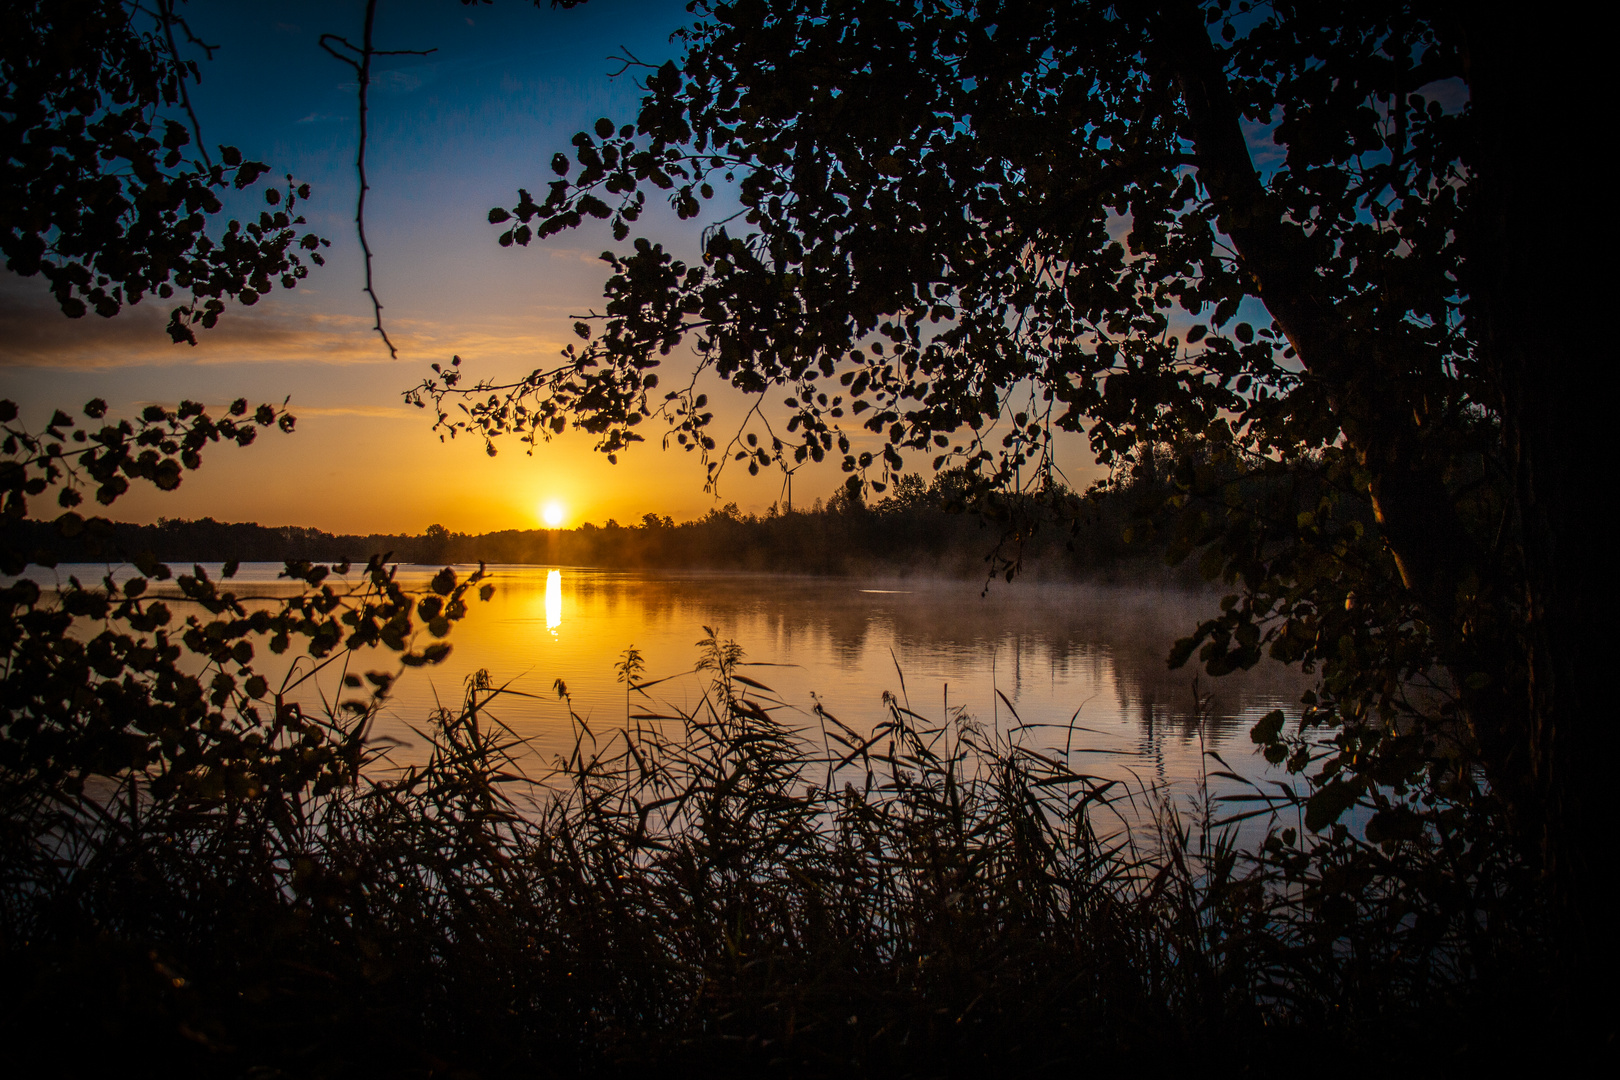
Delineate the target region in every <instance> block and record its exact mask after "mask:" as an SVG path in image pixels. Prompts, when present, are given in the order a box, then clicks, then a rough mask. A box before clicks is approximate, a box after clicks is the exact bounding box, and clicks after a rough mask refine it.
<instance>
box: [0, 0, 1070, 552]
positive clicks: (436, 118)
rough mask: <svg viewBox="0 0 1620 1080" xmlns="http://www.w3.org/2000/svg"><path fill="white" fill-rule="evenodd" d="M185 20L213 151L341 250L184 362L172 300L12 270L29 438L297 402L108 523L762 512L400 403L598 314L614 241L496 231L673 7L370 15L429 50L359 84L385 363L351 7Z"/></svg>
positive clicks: (827, 480)
mask: <svg viewBox="0 0 1620 1080" xmlns="http://www.w3.org/2000/svg"><path fill="white" fill-rule="evenodd" d="M183 11H184V13H185V14H186V15H187V17H188V18H189V20H190V22H191V24H192V26H193V29H194V30H195V31H196V32H197V34H198V35H199V36H200V37H201V38H203V39H204V40H205V41H208V42H210V43H211V44H217V45H218V46H219V50H218V51H217V52H216V54H215V56H214V59H213V60H212V62H205V63H204V64H203V71H202V81H201V84H200V86H198V87H196V88H194V91H193V93H194V98H195V104H196V106H197V111H198V114H199V117H200V120H201V123H202V127H203V134H204V137H205V138H206V139H207V141H208V143H209V144H210V145H211V146H212V145H213V144H218V143H225V144H230V145H235V146H238V147H240V148H241V150H242V151H243V153H244V154H245V155H247V156H248V157H249V158H256V159H258V160H262V161H264V162H266V163H268V164H269V165H270V166H271V169H272V175H280V174H282V173H286V172H291V173H292V174H293V175H294V176H295V177H296V179H297V180H299V181H301V182H307V183H309V184H310V185H311V187H312V189H313V190H312V194H311V197H310V199H309V201H308V202H307V203H305V204H304V205H303V206H302V209H303V210H304V212H305V214H306V216H307V217H308V218H309V222H310V227H311V228H313V229H314V230H315V231H317V232H318V233H320V234H321V235H323V236H325V237H328V238H330V239H331V241H332V247H331V249H330V250H329V251H328V252H327V265H326V266H325V267H324V268H312V270H311V274H310V277H309V278H308V279H307V280H306V281H304V282H303V283H301V284H299V286H298V287H297V288H296V289H295V290H292V291H290V292H289V291H285V290H278V291H276V292H274V293H272V294H270V295H268V296H266V297H265V298H264V299H262V300H260V301H259V303H258V304H256V305H255V306H253V307H251V308H242V307H239V306H232V307H231V309H230V310H229V311H228V312H227V313H226V315H225V316H224V318H223V319H222V320H221V322H220V324H219V326H218V328H216V329H214V330H211V331H203V332H200V334H199V337H200V344H198V345H197V346H196V347H194V348H193V347H189V346H185V345H175V344H173V343H171V342H170V341H169V339H168V337H167V335H166V334H165V333H164V332H163V325H164V323H165V321H166V320H167V316H168V309H167V307H166V306H165V305H164V304H163V303H162V302H161V301H154V300H148V301H146V302H144V303H142V304H139V305H137V306H135V307H132V308H126V309H125V311H124V312H122V313H121V314H119V315H118V316H116V317H115V318H113V319H110V320H104V319H101V318H98V317H96V316H94V315H91V316H88V317H86V318H83V319H78V320H69V319H67V318H65V317H64V316H62V315H61V314H60V312H59V311H58V310H57V309H56V307H55V305H54V304H53V303H52V302H51V300H50V298H49V296H48V294H47V293H46V291H45V286H44V282H43V279H42V278H33V279H22V278H18V277H16V276H14V275H11V274H9V273H7V272H4V271H0V397H6V398H11V399H13V400H15V401H17V402H18V403H19V404H20V405H21V406H22V407H23V410H24V413H23V417H24V419H25V421H31V422H32V423H33V425H35V426H36V427H37V426H42V425H43V421H44V419H45V418H46V417H47V416H48V415H49V413H50V411H51V410H52V409H54V408H58V407H61V408H66V409H68V410H69V411H76V410H77V407H78V406H79V405H81V404H82V403H83V402H84V401H86V400H89V399H90V398H92V397H97V396H99V397H103V398H105V399H107V400H108V401H109V402H110V403H111V404H112V405H113V407H114V409H115V411H118V410H122V411H124V412H126V413H128V412H133V411H135V410H138V408H139V407H141V406H142V405H144V404H147V403H153V402H157V403H164V404H170V405H172V404H174V403H177V402H178V401H180V400H181V399H184V398H191V399H195V400H200V401H203V402H205V403H209V404H213V405H216V406H217V405H219V404H222V403H225V402H229V401H231V400H233V399H235V398H237V397H247V398H248V399H250V400H251V401H253V402H255V403H257V402H260V401H270V402H276V403H279V402H281V401H282V399H284V398H290V402H289V408H290V409H291V411H292V412H293V413H294V414H295V415H296V416H297V417H298V424H297V430H296V432H295V433H294V434H292V435H290V436H288V435H281V434H279V433H265V434H264V435H262V436H261V437H260V439H259V441H258V442H257V443H256V444H255V445H254V446H252V447H249V448H247V449H245V450H242V449H236V448H216V449H215V450H214V451H213V452H212V453H211V454H209V455H207V456H205V458H204V463H203V467H202V468H201V469H200V470H198V471H196V472H193V473H188V474H186V477H185V479H184V482H183V483H182V485H181V487H180V489H179V490H178V491H176V492H172V493H161V492H157V491H156V490H154V489H152V488H150V487H146V486H137V487H136V488H135V489H134V490H132V492H131V493H130V494H129V495H126V496H125V497H124V498H123V499H121V500H119V502H118V503H117V504H115V505H114V506H113V507H112V508H110V512H109V516H111V517H113V518H115V519H117V520H124V521H137V522H150V521H154V520H156V519H158V518H160V517H169V518H196V517H202V516H211V517H214V518H216V519H218V520H222V521H259V522H261V523H264V524H268V525H302V526H313V527H316V528H321V529H327V530H332V531H341V532H373V531H379V532H410V533H416V532H420V531H422V530H423V529H425V528H426V527H427V526H428V525H429V524H434V523H438V524H442V525H444V526H446V527H447V528H449V529H450V530H451V531H454V532H485V531H491V530H496V529H509V528H518V529H526V528H536V527H539V526H540V524H541V518H540V514H541V509H542V507H543V506H544V505H546V504H547V503H551V502H557V503H561V504H562V506H563V507H565V508H566V515H565V518H564V524H565V525H570V526H572V525H577V524H580V523H582V522H585V521H593V522H596V523H602V522H603V521H605V520H607V519H608V518H615V519H617V520H619V521H621V522H631V521H638V520H640V518H641V516H642V515H643V514H644V513H649V512H651V513H657V514H660V515H670V516H672V517H674V518H675V519H677V520H683V519H687V518H691V517H697V516H700V515H702V514H704V513H706V512H708V511H709V510H710V509H712V508H713V507H715V506H716V505H718V504H720V503H725V502H736V503H738V504H739V505H740V506H741V508H742V509H743V510H744V511H745V512H746V511H752V512H764V511H765V509H766V508H767V507H768V506H769V505H770V504H771V503H772V502H775V501H776V500H778V499H779V498H780V497H781V495H782V477H781V476H780V474H774V475H773V474H762V475H761V476H760V477H759V478H757V479H753V478H750V477H748V476H747V475H746V473H744V472H743V471H742V470H741V469H738V470H736V471H735V472H728V473H727V474H726V475H725V476H724V478H723V479H722V483H721V486H720V489H719V493H718V497H717V496H715V495H713V494H710V493H706V492H705V491H704V490H703V469H702V466H701V464H700V463H699V462H698V460H697V458H696V457H695V456H694V455H690V454H686V453H682V452H680V451H677V450H674V449H671V450H668V451H664V450H661V449H660V448H659V447H658V446H657V445H656V442H653V441H651V440H650V441H649V443H648V444H642V445H640V446H637V447H636V448H634V449H633V450H632V451H631V452H630V453H628V454H622V455H620V459H619V464H618V465H612V464H609V463H608V462H607V461H606V459H605V458H604V457H603V456H602V455H600V454H597V453H594V452H593V451H592V449H591V441H590V439H589V437H587V436H583V435H580V434H577V433H575V432H573V431H572V430H570V431H569V432H568V433H565V435H564V436H563V437H561V438H559V439H557V440H555V441H554V442H552V443H549V444H545V445H543V446H541V447H540V448H539V449H537V450H536V451H535V452H534V454H533V455H532V456H530V455H528V454H526V453H525V449H526V448H525V447H524V446H523V445H522V444H521V443H518V442H516V441H508V442H505V443H502V444H500V453H499V454H498V456H496V457H494V458H490V457H488V456H486V454H485V452H484V448H483V445H482V443H481V442H476V441H473V442H469V441H468V440H465V439H463V440H459V441H457V442H455V443H442V442H441V440H440V437H439V436H438V435H436V434H435V433H434V432H433V431H432V422H431V416H430V415H429V414H428V413H426V412H423V411H419V410H417V409H414V408H411V407H408V406H406V405H404V403H403V402H402V400H401V393H402V391H404V390H406V389H408V388H409V387H411V386H413V385H416V384H417V383H418V382H420V381H421V379H422V378H423V377H424V376H425V375H427V374H428V366H429V365H430V364H431V363H434V362H441V363H442V362H444V361H447V360H448V359H449V358H450V356H451V355H452V354H459V355H460V356H462V357H463V358H464V361H465V363H464V370H467V371H469V372H470V373H471V375H472V377H473V378H479V377H485V376H488V377H494V378H507V377H520V376H522V375H523V374H526V373H527V372H529V371H531V370H533V369H534V368H536V367H540V366H542V365H545V366H550V365H551V364H552V363H553V362H555V360H556V358H557V354H558V351H559V350H560V349H561V348H562V347H563V345H564V344H566V343H567V342H568V341H571V340H574V339H573V336H572V331H571V329H570V328H571V326H572V324H573V322H574V321H575V318H574V317H575V316H577V315H579V314H581V313H584V312H586V311H589V310H591V309H593V308H595V309H598V310H599V309H600V307H601V287H602V283H603V281H604V280H605V277H606V267H605V266H604V264H602V263H601V262H600V261H599V260H598V256H599V254H600V253H601V252H602V251H603V250H604V249H605V248H608V247H614V246H620V247H622V246H625V245H615V244H614V243H613V241H612V238H611V236H609V235H608V234H607V231H606V228H605V226H604V225H603V224H602V223H595V222H593V223H591V224H592V226H593V227H584V228H581V229H577V230H574V231H572V232H569V233H565V234H563V235H561V236H558V237H554V238H552V239H551V240H548V241H546V242H544V243H542V244H535V245H531V246H530V247H528V248H527V249H520V248H511V249H503V248H500V247H499V246H498V245H497V244H496V239H495V238H496V236H497V234H498V232H499V230H498V229H497V228H495V227H494V226H491V225H490V224H489V223H488V220H487V214H488V211H489V209H490V207H492V206H497V205H506V206H510V205H512V203H513V202H514V201H515V198H516V191H517V189H518V188H519V187H520V186H521V187H528V188H529V189H530V190H536V191H543V190H544V187H545V184H546V182H547V181H548V180H549V179H550V178H551V176H552V174H551V170H550V167H549V161H550V159H551V156H552V155H553V154H554V153H556V152H557V151H558V150H565V149H567V148H568V140H569V139H570V137H571V136H572V135H573V134H574V133H575V132H576V131H579V130H581V129H583V128H587V127H589V126H590V125H592V124H593V123H594V122H595V120H596V119H597V118H598V117H601V116H607V117H609V118H611V119H613V120H615V121H616V122H621V123H622V122H624V121H626V120H632V119H633V118H634V115H635V110H636V106H637V103H638V102H639V100H640V96H641V92H640V91H639V90H638V89H637V88H636V86H635V85H634V83H633V81H632V78H631V77H620V78H617V79H614V78H610V77H609V72H610V71H612V70H613V69H614V68H615V66H616V65H615V64H614V62H613V60H612V59H611V58H612V57H613V56H614V55H615V54H618V53H620V52H621V50H629V52H631V53H633V54H634V55H635V56H637V57H639V58H640V59H642V60H644V61H651V62H660V61H662V60H665V59H670V58H674V57H676V56H677V51H676V48H675V46H674V45H672V44H671V42H670V40H669V37H670V34H671V32H672V31H674V30H675V29H676V28H677V27H679V26H680V25H682V24H683V22H684V21H685V20H686V19H687V18H688V16H687V14H686V11H685V5H684V2H674V3H671V2H668V0H594V2H592V3H589V4H585V5H583V6H581V7H578V8H575V9H573V10H566V11H562V10H552V9H551V8H550V7H549V6H542V7H540V8H538V9H537V8H535V7H534V6H532V5H531V4H530V3H528V2H527V0H501V2H498V3H496V4H495V5H493V6H482V5H480V6H474V7H464V6H462V5H461V4H459V3H457V2H456V0H382V3H381V4H380V5H379V8H378V15H377V23H376V30H375V37H376V46H377V47H378V48H379V49H428V48H433V49H436V50H437V51H436V52H434V53H433V54H432V55H429V56H425V57H414V56H402V57H394V58H384V59H379V60H378V61H377V62H376V65H377V70H376V72H375V73H374V76H373V79H374V84H373V89H372V93H371V112H370V131H371V135H370V140H369V147H368V151H367V165H368V172H369V176H370V183H371V192H370V195H369V197H368V204H367V206H368V209H367V233H368V237H369V239H370V242H371V246H372V249H373V251H374V253H375V258H376V261H375V274H376V286H377V291H378V294H379V295H380V297H381V299H382V302H383V303H384V305H385V310H384V319H385V320H386V324H387V327H388V330H389V333H390V336H391V337H392V338H393V339H394V341H395V343H396V344H397V345H398V346H399V347H400V357H399V359H397V360H392V359H390V358H389V356H388V353H387V351H386V349H385V348H384V347H383V345H382V343H381V341H380V340H379V339H378V338H377V336H376V335H375V333H373V332H372V331H371V322H372V316H371V311H370V305H369V301H368V300H367V299H366V297H365V296H364V294H363V293H362V291H361V288H362V285H363V266H362V261H361V255H360V249H359V244H358V242H357V240H356V238H355V232H354V222H353V217H354V204H355V195H356V191H357V181H356V178H355V173H354V153H355V147H356V137H357V136H356V101H355V83H354V75H353V73H352V72H351V71H350V70H349V69H348V68H346V67H345V66H344V65H342V64H340V63H339V62H337V61H336V60H334V59H332V58H331V57H329V56H328V55H327V54H326V53H325V52H323V51H322V50H321V49H320V47H319V44H318V39H319V37H320V35H321V34H322V33H324V32H330V33H336V34H342V35H345V36H347V37H348V38H349V39H350V40H352V41H356V42H358V41H359V40H360V33H361V25H362V18H363V12H364V4H363V2H361V0H336V2H334V0H327V2H322V3H311V2H306V0H285V2H279V3H277V4H240V3H231V2H222V0H190V2H189V3H188V4H186V5H185V7H184V8H183ZM259 198H260V196H259V195H258V193H257V191H255V192H254V194H253V198H252V200H251V202H244V203H243V204H242V206H241V208H240V209H241V212H249V211H250V212H252V213H255V214H256V213H257V209H258V207H259V206H260V205H261V204H260V202H259V201H258V200H259ZM660 205H661V204H660ZM227 209H228V210H230V209H235V208H234V207H230V206H228V208H227ZM723 212H724V211H722V213H723ZM219 224H223V222H221V223H219ZM642 225H643V230H642V231H643V233H644V234H645V235H647V236H649V237H650V238H652V239H654V240H656V241H660V242H663V243H664V244H665V245H666V246H667V247H670V248H671V249H673V250H674V251H675V252H676V254H677V256H678V257H686V258H692V257H694V256H695V255H696V254H697V250H698V247H697V245H698V235H699V231H700V229H701V226H702V221H698V222H680V221H678V220H677V219H676V217H675V215H674V214H673V213H672V212H669V211H667V210H661V211H659V212H654V213H651V214H649V215H647V216H645V217H644V218H643V220H642ZM717 389H719V390H720V392H719V393H711V400H713V401H714V402H716V403H717V404H718V405H719V408H718V409H717V413H718V415H719V417H720V419H721V420H722V421H723V420H724V419H725V418H726V417H727V415H728V413H730V414H732V415H735V416H740V415H741V409H740V408H737V405H738V403H739V402H740V401H741V399H740V397H739V396H737V395H733V394H729V393H727V392H725V391H724V389H723V388H719V387H717ZM718 423H719V421H717V424H718ZM1082 456H1084V458H1085V460H1084V461H1079V462H1077V463H1074V464H1078V465H1079V466H1080V474H1079V475H1071V480H1072V481H1073V482H1075V483H1077V484H1079V485H1081V486H1083V485H1084V484H1085V483H1087V482H1089V480H1090V479H1091V475H1092V474H1091V472H1089V471H1086V467H1087V466H1089V465H1090V461H1089V455H1082ZM842 479H843V477H842V475H841V474H840V473H839V471H838V468H837V465H836V464H835V463H832V462H829V463H827V464H825V465H823V466H822V467H820V469H819V471H817V470H816V469H815V468H814V467H811V466H807V467H806V468H805V469H804V470H803V471H801V472H800V473H799V474H798V476H797V477H796V478H795V480H794V491H793V496H794V501H795V503H796V504H798V505H803V504H805V503H808V502H809V501H810V500H811V499H812V498H814V497H815V496H817V495H822V496H825V495H827V494H830V493H831V492H832V491H833V490H834V489H835V488H836V486H837V485H838V484H839V483H840V482H841V481H842Z"/></svg>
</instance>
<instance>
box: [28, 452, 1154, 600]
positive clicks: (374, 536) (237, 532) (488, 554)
mask: <svg viewBox="0 0 1620 1080" xmlns="http://www.w3.org/2000/svg"><path fill="white" fill-rule="evenodd" d="M891 491H892V492H893V494H891V495H889V496H888V497H886V498H884V499H882V500H880V501H877V502H874V503H871V504H867V503H866V502H864V501H863V500H862V499H861V497H860V496H859V494H858V493H854V492H852V491H851V490H850V489H840V490H839V491H838V492H837V493H836V494H834V496H833V497H832V498H831V499H830V500H827V501H826V502H823V501H822V500H821V499H817V500H816V501H815V502H814V503H813V504H812V505H811V507H810V509H808V510H797V509H795V510H783V509H780V508H778V507H777V506H774V505H773V506H772V507H770V508H769V509H768V510H767V511H766V513H765V514H764V515H757V514H744V513H742V512H741V511H740V510H739V509H738V508H737V505H736V504H735V503H728V504H726V505H724V506H723V507H718V508H716V509H714V510H711V511H710V512H709V513H708V514H706V515H704V516H703V517H701V518H698V519H696V520H693V521H684V522H679V523H677V522H675V521H674V520H672V519H671V518H669V517H667V516H662V517H661V516H659V515H657V514H652V513H648V514H644V515H642V518H641V520H639V521H636V522H633V523H628V524H621V523H619V522H618V521H615V520H613V519H611V518H610V519H608V521H606V522H605V523H604V524H602V525H596V524H592V523H587V524H584V525H581V526H579V527H577V528H573V529H506V530H502V531H498V532H489V533H479V534H470V533H459V532H451V531H450V530H449V529H447V528H445V527H444V526H442V525H430V526H429V527H428V528H427V530H426V531H425V532H423V533H421V534H418V535H414V536H413V535H405V534H398V533H371V534H368V535H354V534H334V533H330V532H325V531H323V530H321V529H315V528H307V527H302V526H294V525H279V526H270V525H260V524H256V523H253V522H222V521H216V520H214V519H213V518H211V517H204V518H201V519H198V520H195V521H187V520H180V519H174V518H160V519H159V520H158V522H157V524H154V525H136V524H130V523H124V522H94V521H92V522H86V526H87V527H86V528H85V529H84V530H83V531H82V532H79V533H78V534H77V535H76V536H73V537H71V538H65V537H63V536H62V535H61V533H60V532H59V531H58V530H57V529H56V528H55V527H54V526H53V525H52V524H51V523H49V522H44V521H17V520H10V521H6V522H5V523H4V525H0V532H3V533H5V534H6V535H5V536H4V540H5V542H6V545H7V546H9V547H12V548H14V549H22V550H25V551H29V552H31V553H32V554H33V556H34V558H35V561H37V562H44V563H50V562H69V563H72V562H100V561H106V560H109V559H111V560H115V561H128V560H137V559H145V558H147V557H151V558H154V559H156V560H158V561H160V562H175V563H187V562H228V561H236V562H338V561H342V560H348V561H351V562H357V563H364V562H365V560H366V559H368V558H369V557H370V556H372V555H374V554H388V555H390V556H391V558H392V559H393V560H396V561H399V562H406V563H425V564H440V565H442V564H448V563H472V562H486V563H529V564H537V565H564V566H600V567H615V568H659V569H715V570H752V571H770V572H777V573H807V574H830V575H854V574H885V575H888V574H899V575H906V574H930V575H940V576H948V577H965V578H970V577H983V576H986V575H988V574H990V573H997V574H1005V573H1006V572H1007V571H1008V570H1009V569H1012V568H1013V567H1015V566H1016V567H1017V568H1018V569H1019V570H1020V571H1021V572H1024V573H1027V574H1031V575H1033V576H1036V577H1071V576H1076V577H1091V576H1099V575H1107V574H1109V573H1111V572H1118V571H1121V570H1123V569H1125V568H1126V567H1127V566H1129V565H1130V564H1139V563H1142V562H1145V561H1152V562H1157V561H1158V558H1157V557H1158V555H1159V554H1161V553H1160V552H1159V550H1158V548H1157V545H1153V544H1150V543H1144V542H1143V541H1142V540H1141V539H1140V538H1139V537H1137V538H1136V542H1135V543H1131V542H1130V538H1131V537H1132V536H1133V533H1132V531H1131V521H1132V519H1133V517H1134V515H1133V514H1132V512H1131V509H1130V508H1131V506H1132V505H1134V504H1135V502H1136V501H1137V500H1136V499H1134V498H1133V494H1140V492H1135V491H1134V489H1133V488H1122V487H1117V486H1116V487H1110V488H1107V489H1106V490H1101V491H1096V492H1093V493H1092V494H1090V495H1088V496H1079V495H1076V494H1074V493H1073V492H1071V491H1068V490H1067V489H1059V490H1056V491H1049V492H1046V493H1043V494H1042V495H1039V496H1018V497H1012V498H1006V497H1003V498H1001V499H1000V500H998V501H997V502H996V503H995V504H994V505H974V506H973V509H974V511H975V512H973V513H967V512H964V511H965V510H967V509H968V501H969V498H968V495H967V492H966V490H965V488H964V487H963V485H962V483H961V481H960V478H957V477H953V476H951V475H949V474H944V475H941V476H940V477H938V478H936V479H935V481H934V483H933V484H931V485H930V484H925V483H924V482H923V480H922V478H921V477H920V476H917V475H916V474H911V475H908V476H905V477H903V478H901V480H900V481H899V482H898V483H896V484H895V485H894V486H893V487H892V488H891ZM1137 532H1140V527H1139V526H1138V529H1137ZM1132 569H1135V567H1132ZM1183 576H1185V575H1183Z"/></svg>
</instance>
